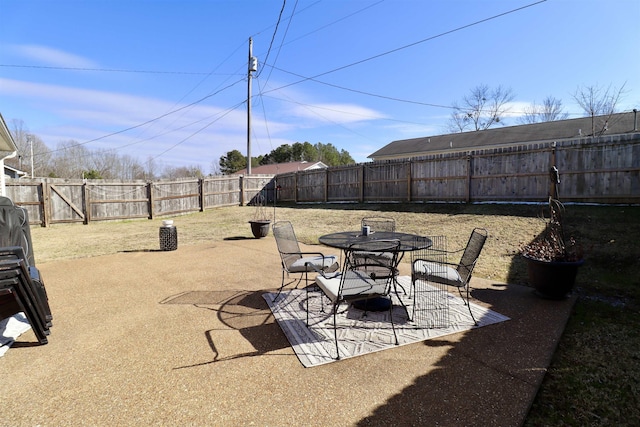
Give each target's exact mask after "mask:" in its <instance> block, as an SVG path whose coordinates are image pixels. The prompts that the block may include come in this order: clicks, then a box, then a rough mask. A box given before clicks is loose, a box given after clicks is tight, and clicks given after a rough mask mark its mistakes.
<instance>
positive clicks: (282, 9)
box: [256, 0, 291, 77]
mask: <svg viewBox="0 0 640 427" xmlns="http://www.w3.org/2000/svg"><path fill="white" fill-rule="evenodd" d="M286 4H287V0H283V1H282V8H281V9H280V15H278V21H277V22H276V28H275V29H274V30H273V35H272V36H271V42H270V43H269V49H268V50H267V55H266V56H265V58H264V62H267V60H269V54H270V53H271V48H272V47H273V41H274V40H275V38H276V33H277V32H278V27H279V26H280V20H281V19H282V13H283V12H284V7H285V6H286ZM289 22H291V21H289ZM276 59H277V58H276ZM274 62H275V61H274ZM260 74H262V71H261V72H259V73H258V74H257V75H256V77H258V76H259V75H260Z"/></svg>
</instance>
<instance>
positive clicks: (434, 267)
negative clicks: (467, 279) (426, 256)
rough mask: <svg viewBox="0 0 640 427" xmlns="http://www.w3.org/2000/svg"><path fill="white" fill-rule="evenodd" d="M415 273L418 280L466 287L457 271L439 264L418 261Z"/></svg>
mask: <svg viewBox="0 0 640 427" xmlns="http://www.w3.org/2000/svg"><path fill="white" fill-rule="evenodd" d="M413 273H414V275H415V276H416V278H419V279H423V280H426V281H428V282H435V283H443V284H445V285H450V286H456V287H464V286H465V283H464V281H463V280H462V278H461V277H460V274H459V273H458V271H457V270H456V269H454V268H451V267H449V266H448V265H443V264H439V263H437V262H431V261H423V260H418V261H416V262H414V263H413Z"/></svg>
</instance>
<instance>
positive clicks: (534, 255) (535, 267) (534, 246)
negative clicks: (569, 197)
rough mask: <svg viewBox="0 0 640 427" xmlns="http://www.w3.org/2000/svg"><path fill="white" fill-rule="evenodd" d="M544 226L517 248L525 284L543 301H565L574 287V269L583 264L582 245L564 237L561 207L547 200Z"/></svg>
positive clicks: (553, 201)
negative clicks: (527, 281) (524, 267)
mask: <svg viewBox="0 0 640 427" xmlns="http://www.w3.org/2000/svg"><path fill="white" fill-rule="evenodd" d="M548 210H549V211H548V212H547V213H543V218H544V219H545V222H546V226H545V229H544V231H543V232H542V233H540V234H539V235H538V236H536V237H535V238H534V239H533V240H532V241H531V242H530V243H528V244H526V245H525V246H523V247H522V248H521V254H522V256H523V258H524V259H525V261H526V263H527V273H528V276H529V283H530V284H531V285H533V287H534V288H535V290H536V294H538V295H539V296H541V297H543V298H549V299H563V298H566V297H567V296H568V295H569V294H570V293H571V291H572V290H573V286H574V284H575V280H576V275H577V274H578V268H579V267H580V266H581V265H582V264H584V253H583V250H582V246H581V245H580V244H579V243H578V242H576V240H575V238H574V237H567V236H566V234H565V227H564V224H563V215H564V205H563V204H562V203H560V201H559V200H557V199H554V198H552V197H549V206H548Z"/></svg>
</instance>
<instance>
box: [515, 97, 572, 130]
mask: <svg viewBox="0 0 640 427" xmlns="http://www.w3.org/2000/svg"><path fill="white" fill-rule="evenodd" d="M568 117H569V113H567V112H565V111H563V107H562V101H561V100H559V99H557V98H554V97H553V96H547V97H546V98H545V99H544V100H543V101H542V105H538V104H537V103H535V102H534V103H533V105H531V106H530V107H528V108H526V109H525V111H524V115H523V116H521V117H520V118H519V119H518V123H521V124H529V123H539V122H552V121H555V120H565V119H566V118H568Z"/></svg>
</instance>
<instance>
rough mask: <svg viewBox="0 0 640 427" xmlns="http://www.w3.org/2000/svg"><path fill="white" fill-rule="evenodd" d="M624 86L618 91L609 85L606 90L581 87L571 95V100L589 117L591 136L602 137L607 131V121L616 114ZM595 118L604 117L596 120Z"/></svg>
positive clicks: (597, 87) (596, 87)
mask: <svg viewBox="0 0 640 427" xmlns="http://www.w3.org/2000/svg"><path fill="white" fill-rule="evenodd" d="M624 86H625V85H624V84H623V85H622V86H621V87H620V89H616V88H615V87H612V86H611V85H609V86H608V87H607V88H606V89H603V88H602V87H600V86H582V87H578V88H577V89H576V91H575V92H574V93H573V99H574V100H575V101H576V102H577V103H578V105H579V106H580V107H581V108H582V110H583V111H584V112H585V113H586V115H587V116H588V117H591V135H594V136H595V135H602V134H603V133H604V132H605V131H606V130H607V127H608V123H609V119H610V118H611V115H613V113H615V112H616V108H617V106H618V103H619V102H620V100H621V99H622V96H623V95H624ZM596 116H606V117H605V118H603V119H601V120H596Z"/></svg>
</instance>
